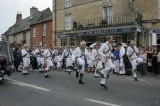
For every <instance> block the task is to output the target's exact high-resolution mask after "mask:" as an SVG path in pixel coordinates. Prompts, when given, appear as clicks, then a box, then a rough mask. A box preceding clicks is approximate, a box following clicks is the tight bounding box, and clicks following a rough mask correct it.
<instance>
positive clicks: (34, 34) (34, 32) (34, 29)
mask: <svg viewBox="0 0 160 106" xmlns="http://www.w3.org/2000/svg"><path fill="white" fill-rule="evenodd" d="M33 37H36V28H35V27H34V28H33Z"/></svg>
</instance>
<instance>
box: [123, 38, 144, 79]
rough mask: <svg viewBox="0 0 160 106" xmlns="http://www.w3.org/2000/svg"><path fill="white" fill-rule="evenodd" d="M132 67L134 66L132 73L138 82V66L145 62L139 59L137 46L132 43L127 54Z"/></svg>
mask: <svg viewBox="0 0 160 106" xmlns="http://www.w3.org/2000/svg"><path fill="white" fill-rule="evenodd" d="M126 54H127V56H128V58H129V60H130V62H131V65H132V73H133V78H134V80H135V81H136V82H137V81H138V79H137V65H139V64H140V63H142V62H143V60H142V59H141V58H139V57H138V56H137V55H138V54H139V52H138V49H137V47H136V46H135V42H134V41H131V42H130V46H129V47H128V48H127V52H126Z"/></svg>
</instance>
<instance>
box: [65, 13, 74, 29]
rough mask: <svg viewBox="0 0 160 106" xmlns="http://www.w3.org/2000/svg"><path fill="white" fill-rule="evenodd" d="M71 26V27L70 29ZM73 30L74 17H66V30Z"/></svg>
mask: <svg viewBox="0 0 160 106" xmlns="http://www.w3.org/2000/svg"><path fill="white" fill-rule="evenodd" d="M69 16H70V20H69V21H68V20H67V17H69ZM68 26H69V27H68ZM71 29H72V16H71V14H67V15H65V30H71Z"/></svg>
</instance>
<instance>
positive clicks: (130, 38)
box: [127, 35, 135, 43]
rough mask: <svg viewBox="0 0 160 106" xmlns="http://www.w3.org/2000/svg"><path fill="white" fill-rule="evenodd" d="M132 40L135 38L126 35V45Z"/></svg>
mask: <svg viewBox="0 0 160 106" xmlns="http://www.w3.org/2000/svg"><path fill="white" fill-rule="evenodd" d="M132 40H135V36H134V35H127V43H129V42H130V41H132Z"/></svg>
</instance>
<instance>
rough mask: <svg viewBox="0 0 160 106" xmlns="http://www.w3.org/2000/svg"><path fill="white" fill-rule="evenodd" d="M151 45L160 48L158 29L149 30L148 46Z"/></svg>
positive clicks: (159, 30) (159, 31) (159, 32)
mask: <svg viewBox="0 0 160 106" xmlns="http://www.w3.org/2000/svg"><path fill="white" fill-rule="evenodd" d="M152 45H154V46H158V48H160V29H151V30H149V46H152Z"/></svg>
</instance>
